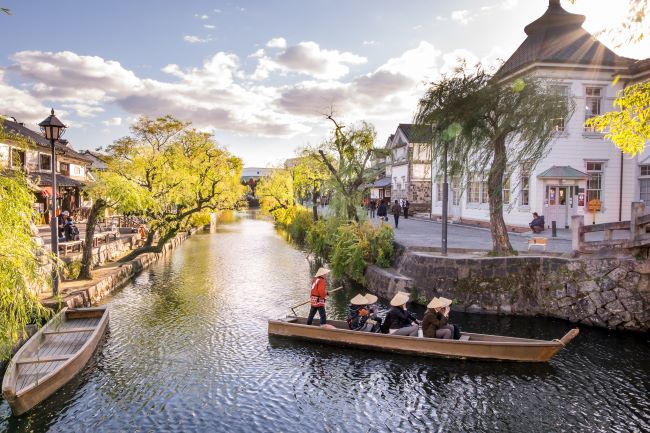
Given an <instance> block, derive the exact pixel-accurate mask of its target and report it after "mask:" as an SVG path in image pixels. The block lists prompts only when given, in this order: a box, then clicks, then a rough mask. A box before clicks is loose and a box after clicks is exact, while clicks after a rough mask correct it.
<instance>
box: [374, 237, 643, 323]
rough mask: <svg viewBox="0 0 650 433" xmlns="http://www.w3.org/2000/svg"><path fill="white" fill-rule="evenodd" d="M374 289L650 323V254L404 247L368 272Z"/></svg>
mask: <svg viewBox="0 0 650 433" xmlns="http://www.w3.org/2000/svg"><path fill="white" fill-rule="evenodd" d="M366 278H367V281H368V289H369V290H370V291H372V292H374V293H377V294H379V295H381V296H383V297H386V298H390V297H392V296H393V295H394V293H395V292H396V291H397V290H404V291H410V292H411V293H413V295H414V297H413V299H415V300H416V302H419V303H422V304H426V303H427V302H428V301H429V300H430V299H431V298H432V297H433V296H445V297H448V298H450V299H453V300H454V309H456V310H460V311H466V312H472V313H491V314H512V315H524V316H537V315H539V316H548V317H556V318H560V319H566V320H569V321H572V322H580V323H584V324H587V325H593V326H600V327H607V328H610V329H628V330H637V331H646V332H647V331H648V330H650V261H648V260H637V259H635V258H633V257H616V258H597V257H591V258H578V259H565V258H559V257H541V256H519V257H507V258H503V257H472V256H471V255H460V254H458V255H455V256H453V257H452V256H450V257H442V256H440V255H438V254H437V253H432V252H422V251H411V250H406V251H405V252H404V253H403V254H402V255H400V256H399V257H398V258H397V259H396V268H394V269H380V268H377V267H374V266H371V267H369V268H368V270H367V272H366Z"/></svg>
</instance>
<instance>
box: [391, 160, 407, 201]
mask: <svg viewBox="0 0 650 433" xmlns="http://www.w3.org/2000/svg"><path fill="white" fill-rule="evenodd" d="M407 182H408V164H402V165H394V166H393V171H392V176H391V194H392V197H391V198H393V199H400V198H405V197H406V192H407V190H406V183H407ZM398 183H399V188H398Z"/></svg>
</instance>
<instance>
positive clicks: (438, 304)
mask: <svg viewBox="0 0 650 433" xmlns="http://www.w3.org/2000/svg"><path fill="white" fill-rule="evenodd" d="M450 305H451V299H447V298H443V297H440V298H433V299H432V300H431V302H429V305H427V308H428V310H427V312H426V313H424V317H423V318H422V335H423V336H424V337H426V338H442V339H445V340H451V339H452V338H453V339H455V340H458V339H460V328H459V327H458V326H456V325H452V324H451V323H449V311H450V309H449V306H450Z"/></svg>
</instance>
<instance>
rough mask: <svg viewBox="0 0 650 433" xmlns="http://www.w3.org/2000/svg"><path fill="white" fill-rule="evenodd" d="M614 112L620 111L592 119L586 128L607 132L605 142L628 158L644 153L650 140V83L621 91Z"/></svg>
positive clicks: (615, 102) (639, 84)
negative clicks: (610, 143) (614, 146)
mask: <svg viewBox="0 0 650 433" xmlns="http://www.w3.org/2000/svg"><path fill="white" fill-rule="evenodd" d="M614 108H615V109H618V111H610V112H607V113H605V114H602V115H600V116H596V117H592V118H591V119H589V120H587V122H586V125H587V126H591V127H593V128H595V129H596V130H597V131H599V132H605V133H606V134H605V138H607V139H608V140H611V141H612V142H613V143H614V144H615V145H616V147H618V148H619V149H621V151H623V152H624V153H626V154H628V155H631V156H634V155H636V154H638V153H641V152H643V150H644V149H645V144H646V142H647V141H648V140H650V82H646V83H638V84H635V85H633V86H629V87H626V88H625V89H623V90H622V91H619V93H618V97H617V98H616V100H615V101H614Z"/></svg>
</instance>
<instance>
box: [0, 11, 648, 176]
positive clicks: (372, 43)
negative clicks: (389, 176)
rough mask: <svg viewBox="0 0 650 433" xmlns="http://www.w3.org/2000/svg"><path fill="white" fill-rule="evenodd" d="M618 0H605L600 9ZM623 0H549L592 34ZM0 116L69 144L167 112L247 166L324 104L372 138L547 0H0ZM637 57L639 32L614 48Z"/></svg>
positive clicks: (493, 61) (501, 43)
mask: <svg viewBox="0 0 650 433" xmlns="http://www.w3.org/2000/svg"><path fill="white" fill-rule="evenodd" d="M614 2H615V3H616V4H618V7H615V8H612V4H613V3H614ZM625 3H626V1H624V0H615V1H614V0H576V2H575V4H570V3H569V2H567V1H566V0H564V1H563V6H564V7H565V9H567V10H569V11H571V12H575V13H581V14H583V15H586V18H587V20H586V22H585V24H584V28H585V29H586V30H588V31H590V32H592V33H593V32H597V31H599V30H602V29H603V28H606V27H610V26H612V25H615V24H617V23H619V22H620V21H622V20H623V19H624V18H625V10H626V8H625ZM0 6H2V7H8V8H9V9H11V12H12V14H11V15H10V16H6V15H4V14H0V36H1V37H2V44H0V115H4V116H7V117H12V116H13V117H15V118H16V119H17V120H18V121H19V122H24V123H25V124H26V126H28V127H31V128H33V129H36V130H37V129H38V127H37V124H38V122H40V121H41V120H43V119H44V118H45V117H47V115H48V114H49V110H50V107H53V108H54V109H55V110H56V113H57V116H58V117H59V118H60V119H61V120H62V121H63V122H64V123H65V124H66V125H67V126H68V130H67V131H66V135H65V138H67V139H68V140H70V142H71V143H72V145H73V146H74V148H75V149H78V150H84V149H97V148H101V147H106V146H107V145H109V144H111V143H112V142H113V141H114V140H115V139H118V138H120V137H123V136H125V135H128V134H129V125H130V124H132V123H133V122H134V121H135V120H136V119H137V118H138V117H139V116H142V115H145V116H150V117H156V116H162V115H166V114H171V115H174V116H176V117H178V118H179V119H182V120H186V121H191V122H192V124H193V125H194V126H195V127H196V128H198V129H201V130H205V131H210V132H212V133H213V134H214V136H215V138H216V140H217V142H218V143H219V144H220V145H222V146H224V147H226V148H228V149H229V150H230V151H231V152H232V153H234V154H236V155H238V156H240V157H241V158H242V159H243V160H244V165H245V166H248V167H251V166H257V167H266V166H279V165H281V164H282V162H283V161H284V160H285V159H287V158H290V157H292V156H294V155H295V152H296V150H297V149H299V148H301V147H304V146H309V145H317V144H318V143H320V142H322V141H323V140H325V139H326V138H327V137H328V133H329V131H330V129H331V128H330V126H331V125H330V124H329V123H328V121H327V120H326V119H325V117H324V114H327V113H329V112H330V111H332V112H333V113H334V114H335V116H336V117H337V119H339V120H340V121H341V122H342V123H344V124H353V123H356V122H359V121H368V122H371V123H372V124H373V125H374V126H375V128H376V131H377V141H376V143H377V145H379V146H383V145H384V143H385V142H386V140H387V138H388V136H389V135H390V134H391V133H393V132H395V130H396V128H397V125H398V124H399V123H410V122H411V120H412V117H413V114H414V112H415V109H416V107H417V102H418V99H419V98H420V97H421V96H422V95H423V93H424V91H425V90H426V85H427V83H430V82H431V81H433V80H435V79H436V78H438V77H440V75H441V74H443V73H445V72H446V71H451V70H452V69H453V68H454V67H455V66H456V65H457V64H458V62H459V61H460V60H461V59H465V61H466V62H467V64H475V63H476V62H477V61H481V62H482V63H483V64H486V65H498V62H499V61H501V60H505V59H507V58H508V57H509V56H510V54H512V52H514V50H515V49H516V48H517V47H518V46H519V44H521V42H523V40H524V39H525V34H524V31H523V28H524V26H525V25H526V24H528V23H530V22H531V21H533V20H535V19H536V18H537V17H539V16H540V15H541V14H542V13H543V12H544V11H545V10H546V7H547V6H548V0H454V1H448V0H446V1H443V0H407V1H399V2H398V1H388V0H320V1H313V0H276V1H269V0H257V1H253V0H250V1H232V2H223V1H214V0H213V1H207V0H202V1H200V0H186V1H183V2H179V1H168V0H155V1H154V0H130V1H123V0H111V1H109V2H95V1H88V0H59V1H57V2H51V1H50V2H46V1H43V0H31V1H25V0H0ZM600 39H601V41H602V42H604V43H605V44H606V45H608V46H609V47H610V48H612V49H614V50H615V51H616V52H617V53H618V54H620V55H624V56H628V57H633V58H645V57H650V38H646V40H645V41H644V42H643V43H641V44H637V45H633V46H624V47H620V48H614V46H613V45H614V44H613V43H612V41H610V40H608V39H607V36H601V37H600Z"/></svg>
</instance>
